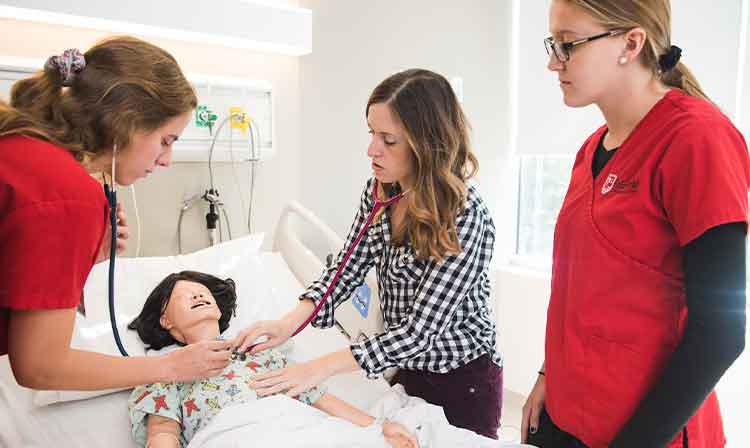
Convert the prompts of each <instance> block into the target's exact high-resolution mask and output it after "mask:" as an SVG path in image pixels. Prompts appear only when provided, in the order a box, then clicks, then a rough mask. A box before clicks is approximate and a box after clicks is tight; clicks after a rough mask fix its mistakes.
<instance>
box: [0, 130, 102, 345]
mask: <svg viewBox="0 0 750 448" xmlns="http://www.w3.org/2000/svg"><path fill="white" fill-rule="evenodd" d="M107 213H108V206H107V201H106V199H105V197H104V193H103V190H102V187H101V186H100V185H99V183H98V182H97V181H96V180H95V179H93V178H92V177H91V176H90V175H89V174H88V173H87V172H86V170H84V169H83V167H82V166H81V164H80V163H78V162H77V161H76V160H75V158H73V156H72V155H71V154H70V153H69V152H68V151H66V150H64V149H62V148H60V147H58V146H55V145H52V144H50V143H46V142H43V141H41V140H37V139H34V138H31V137H26V136H21V135H12V136H6V137H0V216H1V217H2V219H0V355H3V354H6V353H7V352H8V342H9V341H8V323H9V317H10V311H11V310H44V309H61V308H74V307H76V305H77V304H78V303H79V301H80V300H81V296H82V293H83V285H84V283H85V282H86V277H88V274H89V271H90V270H91V267H92V266H93V264H94V260H95V259H96V255H97V253H98V250H99V245H100V243H101V241H102V237H103V235H104V232H105V229H106V223H107V220H106V218H107ZM29 337H32V335H29Z"/></svg>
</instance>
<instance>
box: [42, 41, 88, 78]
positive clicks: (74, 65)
mask: <svg viewBox="0 0 750 448" xmlns="http://www.w3.org/2000/svg"><path fill="white" fill-rule="evenodd" d="M84 67H86V59H85V58H84V57H83V53H81V52H80V51H78V49H77V48H70V49H68V50H65V51H64V52H63V54H61V55H60V56H51V57H50V58H49V59H47V63H45V64H44V69H45V70H48V69H49V70H57V71H58V73H60V79H62V85H63V86H65V87H70V86H71V85H73V80H74V79H75V77H76V75H77V74H79V73H80V72H81V70H83V69H84Z"/></svg>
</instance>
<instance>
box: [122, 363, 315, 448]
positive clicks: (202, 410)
mask: <svg viewBox="0 0 750 448" xmlns="http://www.w3.org/2000/svg"><path fill="white" fill-rule="evenodd" d="M286 365H287V359H286V358H285V357H284V355H283V354H282V353H281V352H279V351H278V350H275V349H270V350H266V351H263V352H261V353H258V354H256V355H248V356H247V357H246V358H245V360H240V359H233V360H232V362H230V363H229V365H228V366H227V367H226V368H225V369H224V371H223V372H222V373H221V374H220V375H217V376H215V377H213V378H208V379H204V380H200V381H194V382H191V383H155V384H150V385H147V386H139V387H136V388H135V389H134V390H133V393H132V394H131V395H130V399H129V400H128V407H129V411H130V422H131V425H132V434H133V438H134V439H135V441H136V443H137V444H138V446H145V445H146V438H147V427H146V423H147V419H146V417H148V416H149V415H159V416H162V417H167V418H170V419H172V420H175V421H176V422H178V423H179V424H180V427H181V435H180V443H181V445H182V446H187V445H188V443H190V440H191V439H192V438H193V436H195V434H197V433H198V431H200V430H201V429H203V428H204V427H206V426H207V425H208V424H209V423H210V422H211V419H213V418H214V417H215V416H216V415H217V414H218V413H219V411H221V410H222V409H224V408H227V407H229V406H233V405H237V404H242V403H246V402H248V401H253V400H257V399H258V396H257V395H256V393H255V391H254V390H253V389H252V388H250V386H248V384H247V380H248V379H250V378H251V377H252V376H254V375H256V374H259V373H263V372H267V371H269V370H276V369H280V368H282V367H284V366H286ZM322 395H323V391H322V390H321V389H320V388H319V387H316V388H313V389H311V390H309V391H307V392H304V393H302V394H300V395H299V396H298V397H297V399H298V400H300V401H301V402H303V403H306V404H312V403H314V402H315V401H317V400H318V399H319V398H320V397H321V396H322Z"/></svg>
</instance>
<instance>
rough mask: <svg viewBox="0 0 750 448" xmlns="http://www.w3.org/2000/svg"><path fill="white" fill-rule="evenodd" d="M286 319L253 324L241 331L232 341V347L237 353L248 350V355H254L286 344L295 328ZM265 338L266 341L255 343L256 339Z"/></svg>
mask: <svg viewBox="0 0 750 448" xmlns="http://www.w3.org/2000/svg"><path fill="white" fill-rule="evenodd" d="M293 326H294V325H293V324H292V323H291V322H290V321H289V320H287V319H279V320H261V321H258V322H255V323H254V324H252V325H250V326H249V327H247V328H245V329H244V330H242V331H241V332H240V333H239V334H238V335H237V336H236V337H235V338H234V341H232V347H233V348H234V349H235V350H237V351H238V352H240V353H242V352H246V351H247V350H248V349H250V354H255V353H258V352H262V351H263V350H267V349H269V348H273V347H276V346H279V345H281V344H283V343H284V342H286V341H287V340H288V339H289V338H290V337H291V336H292V333H294V330H295V329H296V328H292V327H293ZM263 336H265V338H266V340H264V341H263V342H260V343H256V341H257V340H258V338H260V337H263Z"/></svg>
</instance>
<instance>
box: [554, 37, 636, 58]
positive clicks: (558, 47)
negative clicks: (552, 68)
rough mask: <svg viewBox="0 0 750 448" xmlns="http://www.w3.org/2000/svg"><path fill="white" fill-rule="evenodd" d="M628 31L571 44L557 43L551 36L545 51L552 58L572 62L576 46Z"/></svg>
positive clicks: (587, 38) (589, 38) (586, 38)
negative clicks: (572, 52) (572, 54)
mask: <svg viewBox="0 0 750 448" xmlns="http://www.w3.org/2000/svg"><path fill="white" fill-rule="evenodd" d="M626 31H627V30H623V29H617V30H610V31H607V32H606V33H602V34H597V35H596V36H591V37H584V38H583V39H578V40H574V41H571V42H557V41H555V39H553V38H552V37H551V36H550V37H548V38H546V39H544V49H545V50H547V55H548V56H551V55H552V54H553V53H554V55H555V57H556V58H557V60H558V61H560V62H568V61H569V60H570V52H571V51H573V48H575V47H576V46H578V45H582V44H585V43H586V42H591V41H592V40H597V39H601V38H603V37H610V36H617V35H618V34H622V33H624V32H626Z"/></svg>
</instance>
